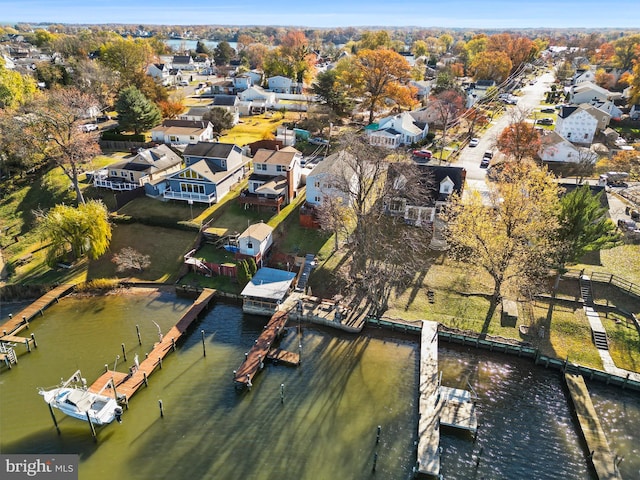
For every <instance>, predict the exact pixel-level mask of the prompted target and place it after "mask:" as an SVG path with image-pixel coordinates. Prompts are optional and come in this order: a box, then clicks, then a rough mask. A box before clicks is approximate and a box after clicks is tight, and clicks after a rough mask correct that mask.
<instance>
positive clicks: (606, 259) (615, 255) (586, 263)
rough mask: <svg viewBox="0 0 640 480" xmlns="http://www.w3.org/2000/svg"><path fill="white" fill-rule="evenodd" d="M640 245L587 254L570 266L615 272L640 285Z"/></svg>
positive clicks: (587, 269) (626, 245)
mask: <svg viewBox="0 0 640 480" xmlns="http://www.w3.org/2000/svg"><path fill="white" fill-rule="evenodd" d="M639 258H640V245H638V244H625V245H620V246H618V247H615V248H611V249H608V250H601V251H599V252H593V253H590V254H588V255H585V256H584V257H583V258H582V259H581V261H580V263H578V264H576V265H571V266H570V268H572V269H577V270H582V269H583V268H584V270H585V272H604V273H613V274H615V275H617V276H619V277H622V278H624V279H625V280H628V281H630V282H631V283H635V284H637V285H640V261H638V259H639Z"/></svg>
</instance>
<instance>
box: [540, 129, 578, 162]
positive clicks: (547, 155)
mask: <svg viewBox="0 0 640 480" xmlns="http://www.w3.org/2000/svg"><path fill="white" fill-rule="evenodd" d="M587 151H588V150H587ZM538 155H539V157H540V160H542V161H543V162H565V163H578V162H580V161H581V158H584V155H582V154H581V148H580V147H577V146H575V145H574V144H573V143H571V142H570V141H568V140H567V139H566V138H564V137H562V136H561V135H560V134H558V132H547V133H545V134H544V135H542V137H541V145H540V150H539V151H538Z"/></svg>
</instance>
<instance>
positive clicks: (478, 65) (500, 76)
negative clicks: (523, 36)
mask: <svg viewBox="0 0 640 480" xmlns="http://www.w3.org/2000/svg"><path fill="white" fill-rule="evenodd" d="M512 67H513V64H512V63H511V60H510V59H509V56H508V55H507V54H506V53H505V52H496V51H494V52H480V53H478V54H477V55H476V56H475V57H474V59H473V62H471V66H470V67H469V69H470V70H471V73H472V75H473V76H474V78H475V79H476V80H495V82H496V83H502V82H503V81H504V80H505V79H506V78H507V77H508V76H509V73H510V72H511V69H512Z"/></svg>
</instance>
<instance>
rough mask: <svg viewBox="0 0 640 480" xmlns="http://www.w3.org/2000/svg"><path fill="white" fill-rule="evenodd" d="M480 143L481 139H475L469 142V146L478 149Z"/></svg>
mask: <svg viewBox="0 0 640 480" xmlns="http://www.w3.org/2000/svg"><path fill="white" fill-rule="evenodd" d="M479 143H480V139H479V138H475V137H473V138H472V139H471V140H469V146H470V147H477V146H478V144H479Z"/></svg>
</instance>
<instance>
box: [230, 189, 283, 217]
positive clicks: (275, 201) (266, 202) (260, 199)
mask: <svg viewBox="0 0 640 480" xmlns="http://www.w3.org/2000/svg"><path fill="white" fill-rule="evenodd" d="M238 201H239V202H240V204H241V205H244V208H248V207H249V206H250V205H257V206H258V209H259V208H260V207H261V206H265V207H271V208H275V209H276V210H277V211H278V213H280V208H281V207H282V204H283V203H284V196H282V195H280V196H277V197H275V196H261V195H256V194H255V193H249V191H248V190H245V191H243V192H242V194H240V196H239V197H238Z"/></svg>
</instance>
